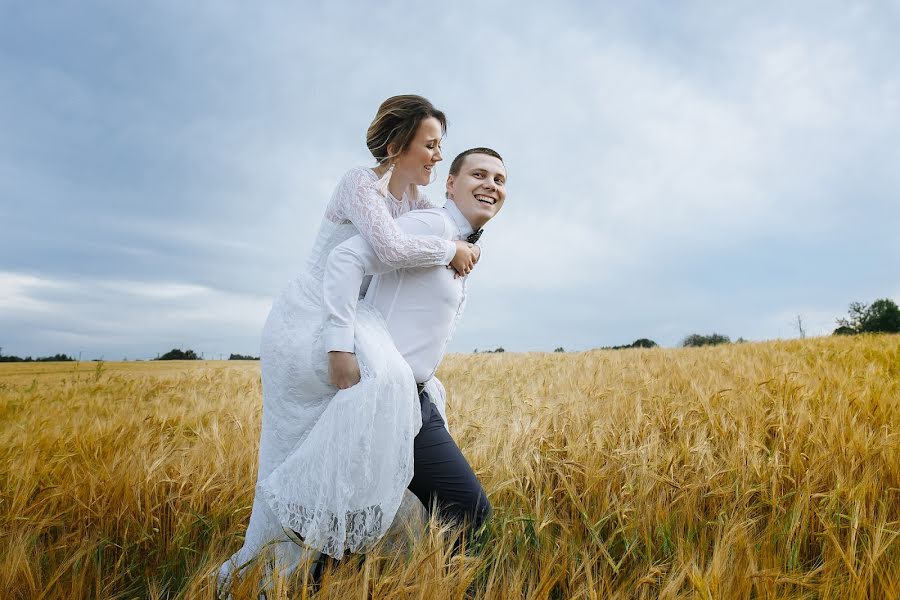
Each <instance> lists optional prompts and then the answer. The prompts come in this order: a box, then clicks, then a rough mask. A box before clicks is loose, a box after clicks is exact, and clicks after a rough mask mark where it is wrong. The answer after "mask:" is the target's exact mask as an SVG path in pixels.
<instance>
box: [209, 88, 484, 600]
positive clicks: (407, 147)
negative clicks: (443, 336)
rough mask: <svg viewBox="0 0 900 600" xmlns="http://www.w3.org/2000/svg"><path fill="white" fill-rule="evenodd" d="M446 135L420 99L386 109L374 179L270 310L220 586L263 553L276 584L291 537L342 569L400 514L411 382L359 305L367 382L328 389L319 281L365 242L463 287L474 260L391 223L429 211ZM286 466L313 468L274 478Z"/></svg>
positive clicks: (345, 194) (370, 138)
mask: <svg viewBox="0 0 900 600" xmlns="http://www.w3.org/2000/svg"><path fill="white" fill-rule="evenodd" d="M445 131H446V119H445V117H444V114H443V113H442V112H441V111H439V110H437V109H436V108H435V107H434V106H433V105H432V104H431V103H430V102H429V101H428V100H426V99H425V98H422V97H420V96H412V95H406V96H394V97H392V98H388V99H387V100H385V101H384V102H383V103H382V104H381V106H380V107H379V109H378V112H377V114H376V116H375V119H374V121H372V124H371V125H370V126H369V130H368V132H367V136H366V144H367V146H368V148H369V150H370V152H371V153H372V156H373V157H374V158H375V159H376V161H377V162H378V164H377V166H376V167H375V168H374V169H368V168H354V169H351V170H350V171H348V172H347V173H346V174H345V175H344V177H343V178H342V179H341V181H340V183H339V184H338V186H337V189H336V190H335V192H334V194H333V196H332V198H331V201H330V202H329V203H328V206H327V208H326V211H325V218H324V219H323V221H322V224H321V226H320V229H319V233H318V235H317V237H316V240H315V243H314V245H313V251H312V254H311V255H310V257H309V259H308V260H307V264H306V269H305V271H304V272H303V273H302V274H301V275H300V276H299V277H297V278H295V279H294V280H293V281H291V282H290V283H289V284H288V286H287V287H286V288H285V290H284V291H282V292H281V294H280V295H279V296H278V297H277V298H276V299H275V302H274V304H273V306H272V310H271V312H270V313H269V317H268V319H267V320H266V324H265V326H264V328H263V332H262V340H261V352H260V358H261V365H262V383H263V418H262V431H261V435H260V448H259V472H258V475H257V477H258V480H257V482H258V483H257V489H256V492H257V493H256V497H255V499H254V502H253V512H252V513H251V516H250V523H249V525H248V528H247V534H246V537H245V539H244V546H243V547H242V548H241V549H240V550H239V551H238V552H236V553H235V554H234V555H233V556H232V557H231V559H229V560H228V561H226V562H225V563H224V564H223V565H222V567H221V569H220V571H219V583H220V585H225V584H226V583H227V582H228V581H229V580H230V578H231V575H232V573H233V572H234V571H235V570H239V569H241V568H243V567H244V566H246V565H247V564H249V563H250V562H251V561H253V559H255V558H256V557H258V556H261V555H263V554H264V553H265V554H266V555H268V556H270V557H271V558H273V559H274V562H273V563H271V564H272V565H273V566H274V568H275V569H276V570H277V571H278V572H280V573H282V574H287V573H290V572H291V571H292V570H293V569H294V568H295V567H296V566H297V564H298V563H299V561H300V560H301V558H302V557H303V556H302V549H301V546H298V545H296V544H295V543H294V542H292V541H291V539H296V536H295V535H294V532H296V534H299V535H300V536H302V538H303V540H304V542H305V543H306V544H307V545H308V546H309V547H310V548H311V549H314V550H318V551H322V552H324V553H326V554H329V555H332V556H335V557H340V556H341V555H343V554H344V552H346V551H348V550H349V551H358V550H362V549H365V548H366V547H368V546H369V545H371V544H372V543H373V542H375V541H377V540H378V539H379V538H380V537H381V536H382V535H383V534H384V533H385V531H386V530H387V528H388V527H389V526H390V524H391V521H392V520H393V518H394V515H395V514H396V511H397V508H398V506H399V505H400V501H401V499H402V497H403V492H404V490H405V489H406V485H407V484H408V482H409V480H410V479H411V477H412V464H413V461H412V440H413V438H414V437H415V435H416V433H417V432H418V429H419V427H420V426H421V416H420V408H419V402H418V395H417V393H416V386H415V382H414V380H413V377H412V373H411V371H410V370H409V366H408V365H407V364H406V362H405V361H404V360H403V358H402V357H401V356H400V354H399V353H398V352H397V350H396V348H395V347H394V344H393V341H392V340H391V338H390V336H389V335H388V333H387V329H386V327H385V325H384V322H383V321H382V320H381V318H380V316H379V315H378V313H377V312H376V311H374V310H372V309H369V308H367V307H366V305H365V304H363V303H361V304H360V307H359V309H358V314H357V322H356V327H355V345H356V348H355V349H356V357H357V358H358V360H359V366H360V371H361V381H360V382H359V383H358V384H356V385H352V386H350V387H348V385H349V383H348V382H334V384H332V382H331V381H330V379H329V374H328V357H327V355H326V352H325V350H324V341H323V339H322V331H323V326H324V313H323V299H322V276H323V274H324V268H325V263H326V261H327V259H328V255H329V253H330V252H331V250H332V249H333V248H334V247H335V246H337V245H338V244H340V243H341V242H343V241H345V240H347V239H348V238H350V237H352V236H354V235H357V234H361V235H362V236H363V237H364V238H365V239H366V241H367V242H368V243H369V244H370V245H371V246H372V248H373V249H374V251H375V252H376V253H377V254H378V257H379V258H380V259H381V260H382V261H384V262H387V263H390V264H393V265H396V266H397V267H398V268H399V267H423V266H434V265H447V264H449V265H450V266H451V267H453V268H454V269H455V270H456V271H457V273H460V274H467V273H468V272H469V271H471V269H472V267H473V266H474V264H475V262H476V261H477V259H478V254H479V250H478V248H477V247H474V246H473V245H472V244H468V243H466V242H461V241H458V242H450V241H447V240H444V239H441V238H438V237H436V236H410V235H407V234H405V233H403V232H402V231H401V230H400V229H399V228H398V227H397V226H396V224H395V223H394V222H393V219H395V218H396V217H398V216H400V215H401V214H404V213H405V212H407V211H409V210H412V209H417V208H429V207H431V206H432V205H431V204H430V203H429V202H428V200H427V198H425V196H424V195H423V194H422V193H421V192H420V190H419V189H418V187H417V186H421V185H427V184H428V183H429V182H430V180H431V178H432V176H433V175H434V167H435V165H436V164H437V163H438V162H439V161H440V160H442V156H441V140H442V138H443V136H444V133H445ZM350 383H353V382H350ZM336 386H337V387H336ZM338 388H342V389H338ZM343 388H346V389H343ZM289 454H291V455H292V462H293V464H298V463H299V464H302V465H305V467H304V468H302V469H300V470H299V472H297V471H296V470H295V472H286V470H285V469H282V470H279V469H278V467H279V465H281V464H282V463H283V461H284V459H285V458H286V457H287V456H288V455H289ZM288 533H290V534H291V536H290V537H289V535H288Z"/></svg>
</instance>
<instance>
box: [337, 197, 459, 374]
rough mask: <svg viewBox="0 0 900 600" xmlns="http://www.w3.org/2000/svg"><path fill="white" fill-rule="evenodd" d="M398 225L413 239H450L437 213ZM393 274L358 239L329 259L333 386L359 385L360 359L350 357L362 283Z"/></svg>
mask: <svg viewBox="0 0 900 600" xmlns="http://www.w3.org/2000/svg"><path fill="white" fill-rule="evenodd" d="M396 223H397V226H398V227H399V228H400V229H401V230H403V231H404V232H406V233H409V234H412V235H438V236H442V237H444V238H445V239H449V237H450V236H449V232H448V231H447V227H446V221H445V220H444V219H443V217H441V216H440V215H438V214H434V213H433V212H420V211H413V212H409V213H406V214H405V215H403V216H402V217H400V218H398V219H397V220H396ZM393 270H394V268H393V267H391V266H390V265H387V264H385V263H384V262H382V261H381V260H379V259H378V256H377V255H376V254H375V251H374V250H373V249H372V247H371V246H370V245H369V244H368V243H367V242H366V241H365V240H364V239H362V237H360V236H358V235H357V236H354V237H352V238H350V239H349V240H347V241H345V242H344V243H342V244H340V245H339V246H337V247H336V248H334V250H332V251H331V254H330V255H329V256H328V262H327V263H326V267H325V277H324V280H323V297H324V305H325V311H326V318H325V331H324V336H325V350H326V351H327V352H329V363H330V369H329V370H330V372H331V380H332V383H333V384H334V385H336V386H337V387H339V388H340V389H344V388H346V387H350V386H351V385H354V384H355V383H357V382H358V381H359V369H358V366H357V364H356V359H355V357H352V356H348V354H350V353H353V351H354V344H353V333H354V322H355V320H356V302H357V299H358V297H359V288H360V286H361V285H362V280H363V278H364V277H365V276H366V275H377V274H379V273H387V272H388V271H393ZM354 369H355V371H354Z"/></svg>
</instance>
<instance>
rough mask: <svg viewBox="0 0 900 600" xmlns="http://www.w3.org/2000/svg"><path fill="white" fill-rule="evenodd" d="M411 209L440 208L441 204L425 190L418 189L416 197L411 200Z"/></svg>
mask: <svg viewBox="0 0 900 600" xmlns="http://www.w3.org/2000/svg"><path fill="white" fill-rule="evenodd" d="M409 206H410V210H422V209H424V208H440V207H441V206H443V203H441V204H435V203H434V202H432V201H431V199H430V198H429V197H428V196H426V195H425V192H423V191H422V190H418V191H417V193H416V195H415V197H414V198H413V199H412V200H410V201H409Z"/></svg>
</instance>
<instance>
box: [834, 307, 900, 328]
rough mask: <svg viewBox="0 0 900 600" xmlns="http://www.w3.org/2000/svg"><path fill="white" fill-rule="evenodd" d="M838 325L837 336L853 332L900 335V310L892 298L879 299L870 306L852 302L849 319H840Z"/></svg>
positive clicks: (848, 313)
mask: <svg viewBox="0 0 900 600" xmlns="http://www.w3.org/2000/svg"><path fill="white" fill-rule="evenodd" d="M837 323H838V325H839V327H838V328H837V329H835V330H834V333H835V334H836V335H842V334H848V333H851V332H852V333H900V308H898V307H897V303H896V302H894V301H893V300H891V299H890V298H879V299H878V300H876V301H875V302H873V303H872V304H870V305H868V306H867V305H866V304H864V303H862V302H851V303H850V307H849V309H848V311H847V318H842V319H838V320H837ZM848 330H849V331H848Z"/></svg>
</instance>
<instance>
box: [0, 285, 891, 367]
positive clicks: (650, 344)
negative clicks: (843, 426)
mask: <svg viewBox="0 0 900 600" xmlns="http://www.w3.org/2000/svg"><path fill="white" fill-rule="evenodd" d="M837 324H838V327H837V329H835V330H834V331H833V332H832V335H858V334H862V333H900V307H898V306H897V303H896V302H894V301H893V300H891V299H890V298H879V299H878V300H875V301H874V302H872V304H865V303H863V302H851V303H850V307H849V309H848V311H847V316H846V317H841V318H839V319H837ZM801 334H802V329H801ZM746 341H747V340H745V339H744V338H742V337H739V338H738V339H737V340H735V342H734V343H736V344H741V343H744V342H746ZM730 343H732V342H731V338H729V337H728V336H727V335H722V334H720V333H711V334H708V335H701V334H699V333H692V334H691V335H689V336H687V337H686V338H684V339H683V340H682V341H681V344H680V345H681V347H682V348H699V347H702V346H716V345H719V344H730ZM658 345H659V344H657V343H656V342H654V341H653V340H651V339H648V338H640V339H637V340H635V341H634V342H632V343H630V344H625V345H622V346H602V347H601V348H598V349H599V350H625V349H628V348H656V347H657V346H658ZM565 351H566V350H565V348H563V347H562V346H559V347H557V348H556V349H555V350H554V352H565ZM500 352H506V350H505V349H504V348H503V346H500V347H499V348H496V349H495V350H482V351H481V353H500ZM474 353H475V354H478V353H479V351H478V348H476V349H475V350H474ZM75 360H76V359H75V358H73V357H71V356H69V355H67V354H54V355H52V356H42V357H37V358H32V357H31V356H27V357H25V358H21V357H19V356H5V355H3V353H2V351H0V363H4V362H74V361H75ZM94 360H95V361H96V360H102V359H94ZM126 360H127V359H126ZM151 360H203V357H202V356H200V355H198V354H197V353H196V352H194V351H193V350H190V349H188V350H181V349H180V348H172V349H171V350H169V351H168V352H166V353H165V354H161V355H159V356H157V357H156V358H154V359H151ZM228 360H259V357H258V356H251V355H249V354H230V355H229V356H228Z"/></svg>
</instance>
